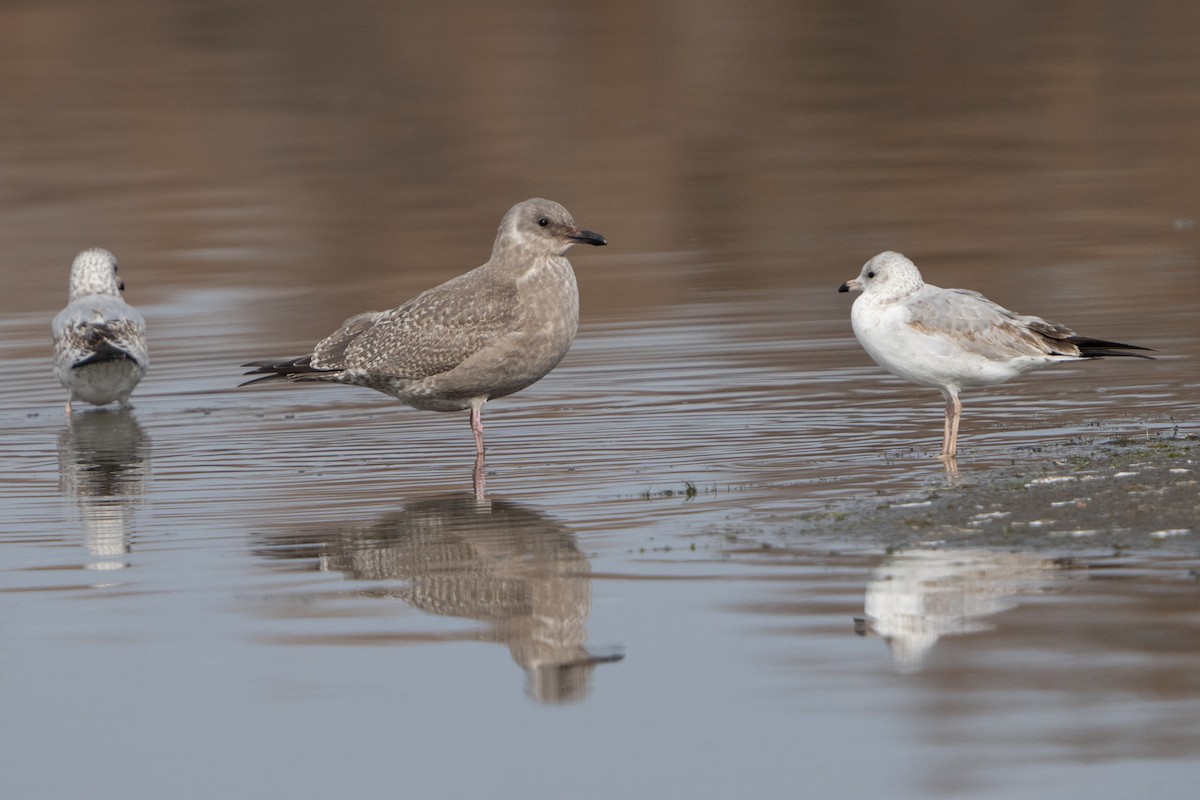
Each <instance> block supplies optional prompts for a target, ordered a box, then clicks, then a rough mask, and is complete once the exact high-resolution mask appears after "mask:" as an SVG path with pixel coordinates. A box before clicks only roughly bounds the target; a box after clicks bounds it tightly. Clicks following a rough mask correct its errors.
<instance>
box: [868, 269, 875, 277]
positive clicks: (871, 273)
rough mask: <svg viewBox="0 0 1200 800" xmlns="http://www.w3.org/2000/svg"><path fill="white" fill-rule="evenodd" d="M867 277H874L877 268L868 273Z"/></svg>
mask: <svg viewBox="0 0 1200 800" xmlns="http://www.w3.org/2000/svg"><path fill="white" fill-rule="evenodd" d="M867 277H868V278H874V277H875V270H871V271H870V272H868V273H867Z"/></svg>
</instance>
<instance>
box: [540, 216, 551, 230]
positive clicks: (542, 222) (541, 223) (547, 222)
mask: <svg viewBox="0 0 1200 800" xmlns="http://www.w3.org/2000/svg"><path fill="white" fill-rule="evenodd" d="M549 224H550V220H548V219H546V218H545V217H542V218H541V219H539V220H538V225H540V226H541V227H543V228H544V227H546V226H547V225H549Z"/></svg>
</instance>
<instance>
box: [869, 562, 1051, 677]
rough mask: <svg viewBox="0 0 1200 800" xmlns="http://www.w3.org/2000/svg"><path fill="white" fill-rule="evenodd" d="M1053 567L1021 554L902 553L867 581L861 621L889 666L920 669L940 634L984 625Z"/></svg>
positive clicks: (912, 669)
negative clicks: (882, 645) (882, 646)
mask: <svg viewBox="0 0 1200 800" xmlns="http://www.w3.org/2000/svg"><path fill="white" fill-rule="evenodd" d="M1051 569H1054V563H1053V562H1052V561H1047V560H1045V559H1039V558H1035V557H1033V556H1030V555H1025V554H1022V553H998V552H990V551H987V550H957V551H956V550H908V551H905V552H901V553H897V554H895V555H892V556H889V557H888V558H887V560H885V561H884V563H883V564H881V565H880V566H878V567H876V568H875V569H873V570H872V571H871V577H870V579H869V580H868V581H867V595H866V608H865V611H866V621H867V624H868V625H870V627H871V629H872V630H874V631H875V632H876V633H877V634H879V636H880V637H882V638H883V640H884V641H885V642H887V645H888V648H889V649H890V650H891V653H892V659H893V661H894V662H895V664H896V667H897V668H899V669H900V670H902V671H905V672H912V671H915V670H917V669H920V667H921V665H922V663H923V662H924V661H925V658H926V657H927V656H928V655H929V652H930V651H931V650H932V649H933V646H934V645H935V644H937V641H938V639H940V638H942V637H943V636H954V635H958V634H964V633H975V632H979V631H985V630H988V629H989V628H990V627H991V626H990V625H989V624H988V623H987V622H985V621H984V620H983V619H982V618H983V617H986V616H988V615H989V614H996V613H999V612H1001V611H1004V610H1006V609H1009V608H1012V607H1013V606H1015V605H1016V601H1015V599H1014V598H1015V596H1016V595H1018V594H1021V593H1022V592H1028V591H1030V590H1031V589H1032V588H1035V587H1036V586H1037V580H1038V579H1039V578H1040V577H1042V576H1044V575H1045V573H1046V572H1047V571H1048V570H1051Z"/></svg>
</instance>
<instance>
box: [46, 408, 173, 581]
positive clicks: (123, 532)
mask: <svg viewBox="0 0 1200 800" xmlns="http://www.w3.org/2000/svg"><path fill="white" fill-rule="evenodd" d="M149 478H150V437H149V436H147V435H146V434H145V432H144V431H142V428H141V426H140V425H138V423H137V420H136V419H134V417H133V414H132V412H130V411H127V410H124V409H122V410H120V411H91V412H85V413H83V414H75V415H73V416H71V417H70V418H68V420H67V425H66V427H64V428H63V429H62V431H60V432H59V435H58V486H59V490H60V491H61V492H62V493H63V495H64V496H66V497H71V498H73V499H74V501H75V505H76V506H77V507H78V509H79V512H80V516H81V517H82V519H83V529H84V543H85V545H86V546H87V549H88V552H89V553H90V554H91V555H92V556H93V558H94V559H95V560H94V561H92V562H91V563H89V564H88V565H87V566H88V569H97V570H114V569H122V568H123V567H125V566H127V564H126V563H125V561H124V558H123V556H124V555H125V554H126V553H128V552H129V546H130V539H131V536H132V531H133V517H134V513H135V512H136V510H137V508H138V506H140V505H141V502H142V497H143V496H144V495H145V493H146V488H147V483H148V482H149Z"/></svg>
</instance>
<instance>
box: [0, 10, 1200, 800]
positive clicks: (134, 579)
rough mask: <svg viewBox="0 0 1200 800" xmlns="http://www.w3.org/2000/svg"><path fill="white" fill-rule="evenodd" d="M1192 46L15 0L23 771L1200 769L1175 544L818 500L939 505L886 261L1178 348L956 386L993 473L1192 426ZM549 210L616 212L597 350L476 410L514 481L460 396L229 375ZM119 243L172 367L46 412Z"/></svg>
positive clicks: (513, 789) (725, 23) (1114, 39)
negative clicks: (872, 304)
mask: <svg viewBox="0 0 1200 800" xmlns="http://www.w3.org/2000/svg"><path fill="white" fill-rule="evenodd" d="M1038 15H1041V16H1038ZM1035 17H1037V18H1035ZM1198 35H1200V11H1196V10H1193V9H1191V8H1190V7H1187V6H1183V5H1177V4H1169V3H1137V4H1135V3H1110V4H1104V5H1103V6H1102V7H1101V6H1094V5H1089V4H1060V5H1056V6H1055V8H1053V9H1051V10H1046V9H1040V8H1037V9H1034V8H1031V7H1027V6H1021V5H1017V4H1000V5H989V6H987V7H986V8H985V7H982V6H974V5H967V6H960V5H959V4H950V3H947V4H933V5H927V6H922V7H921V8H913V7H910V6H907V5H905V6H899V5H896V6H894V7H893V6H891V5H889V4H883V5H881V6H876V5H871V4H866V5H864V4H840V3H816V2H805V3H796V4H791V5H788V6H783V5H779V4H772V3H765V2H761V3H760V2H753V3H749V4H741V5H739V6H737V7H736V8H735V7H734V6H728V7H727V6H725V5H722V4H715V3H708V4H705V3H702V4H700V5H695V4H687V5H686V6H685V5H679V4H675V5H673V4H665V5H660V6H657V7H654V8H648V9H646V8H637V9H635V8H634V7H633V6H628V5H626V4H621V3H611V2H593V3H589V4H587V5H586V6H583V5H580V6H575V5H570V4H568V5H566V6H555V5H552V4H542V3H535V2H526V3H499V4H490V5H487V6H478V5H476V4H465V3H464V4H459V3H453V2H452V3H449V4H440V5H438V6H437V7H436V8H433V7H430V8H423V9H415V8H414V9H406V10H389V9H385V8H383V7H377V6H374V5H371V4H357V3H351V4H340V5H337V6H336V7H335V6H333V5H330V6H328V7H326V6H323V5H321V4H304V5H302V6H300V7H296V8H285V7H283V6H277V5H275V4H267V3H246V4H234V3H174V4H153V3H142V2H134V1H133V0H119V1H118V2H112V3H107V4H85V3H74V2H62V3H54V4H17V5H15V6H12V7H11V8H6V9H4V10H0V128H2V129H3V130H4V135H3V140H2V141H0V178H2V180H0V219H2V220H3V224H0V244H2V249H0V252H2V253H3V258H0V275H2V276H3V278H4V279H5V285H6V286H7V287H8V291H6V292H4V293H0V311H2V312H3V317H2V319H0V356H2V357H3V363H4V365H5V375H6V377H5V380H4V382H3V384H0V428H2V429H3V432H2V433H0V440H2V442H3V458H2V460H0V478H2V481H0V631H3V636H2V637H0V719H2V720H3V722H2V723H0V775H2V776H3V777H0V786H3V787H4V794H5V796H13V797H18V796H21V797H33V796H46V797H50V796H63V797H67V796H83V795H90V796H95V797H122V798H151V797H163V796H171V797H214V796H221V797H277V796H278V797H329V796H344V795H351V796H385V795H394V794H404V795H410V794H411V795H416V796H420V795H424V796H432V797H466V796H490V797H612V796H614V795H623V796H631V797H649V796H654V797H665V798H696V797H713V798H717V797H729V796H733V795H741V796H747V797H794V796H798V795H805V796H813V797H865V796H878V795H881V794H884V793H886V794H888V795H890V796H897V797H914V798H916V797H931V796H945V797H958V796H969V797H1030V798H1034V797H1046V796H1054V797H1065V798H1072V797H1079V798H1083V797H1096V796H1109V795H1112V794H1114V793H1115V794H1120V795H1122V796H1126V795H1133V794H1135V793H1136V794H1138V795H1145V796H1155V797H1191V796H1192V793H1193V792H1194V787H1195V785H1196V779H1197V778H1198V777H1200V770H1198V768H1197V766H1196V765H1197V764H1198V763H1200V761H1198V760H1197V759H1198V757H1200V722H1198V721H1200V700H1198V699H1197V698H1198V697H1200V685H1198V683H1197V678H1196V676H1197V675H1200V616H1198V614H1197V610H1198V609H1200V582H1198V581H1197V571H1198V570H1200V554H1198V553H1197V548H1196V545H1195V538H1196V536H1197V535H1200V531H1198V530H1196V529H1184V530H1179V531H1173V532H1169V535H1168V533H1164V534H1163V537H1162V539H1161V541H1162V546H1161V547H1160V548H1158V549H1154V550H1149V551H1146V552H1141V551H1128V550H1121V549H1118V550H1116V551H1114V550H1113V549H1112V548H1111V547H1108V546H1107V541H1108V540H1107V539H1104V540H1103V542H1104V543H1102V544H1101V543H1098V544H1097V546H1096V547H1095V548H1094V549H1092V550H1087V549H1082V548H1080V547H1078V546H1074V547H1072V548H1071V550H1070V552H1069V553H1067V552H1065V551H1062V550H1061V547H1062V544H1061V543H1062V541H1063V539H1062V538H1055V537H1050V536H1048V537H1047V541H1046V545H1045V546H1044V547H1036V548H1033V549H1028V548H1026V547H1024V545H1022V547H1021V548H1014V547H996V546H992V547H986V546H983V547H979V548H972V549H969V550H962V549H950V550H944V549H938V548H937V547H936V542H931V543H930V546H929V547H928V548H926V547H922V548H916V549H913V550H906V551H902V552H890V551H888V550H887V549H886V548H885V547H884V546H883V545H882V544H881V542H882V541H884V538H883V536H882V534H884V533H886V532H884V531H880V534H881V537H880V538H879V539H878V540H876V539H873V538H871V537H865V538H864V537H863V536H862V535H860V534H856V535H854V536H850V535H839V534H838V532H837V527H836V525H828V524H826V525H823V526H822V527H821V529H820V533H817V532H815V530H813V529H811V528H809V527H806V525H805V520H806V519H809V518H812V517H814V516H819V517H820V518H822V519H823V520H825V521H826V522H828V521H829V520H834V522H836V519H837V515H839V514H842V513H845V512H846V511H847V510H848V509H852V508H853V507H855V504H859V503H862V502H863V501H875V500H879V501H885V502H886V501H890V500H892V499H895V498H897V497H903V495H904V493H906V492H909V491H911V490H914V489H917V488H921V487H928V486H935V487H943V488H944V491H948V492H952V491H954V485H953V484H947V479H946V477H945V474H944V471H943V469H942V467H941V466H940V465H939V464H938V462H936V461H935V460H934V459H933V458H932V456H933V455H934V454H935V452H936V449H937V447H938V445H939V437H940V433H941V401H940V398H939V397H938V395H937V393H936V392H933V391H930V390H925V389H920V388H917V387H913V386H910V385H907V384H904V383H903V382H901V381H899V380H897V379H894V378H892V377H890V376H888V375H886V374H885V373H884V372H883V371H882V370H881V369H879V368H878V367H876V366H875V365H873V364H872V363H871V362H870V360H869V359H868V357H867V356H866V355H865V354H864V353H863V352H862V351H861V349H860V348H859V347H858V345H857V343H856V342H855V340H854V338H853V335H852V333H851V331H850V325H849V307H850V303H851V298H849V297H848V296H846V295H839V294H837V292H836V288H837V286H838V285H839V284H840V283H841V282H842V281H844V280H846V279H848V278H850V277H853V276H855V275H856V274H857V273H858V270H859V268H860V266H861V264H862V263H863V261H865V260H866V259H867V258H869V257H870V256H872V255H874V254H875V253H876V252H878V251H880V250H883V249H897V250H901V251H903V252H905V253H906V254H908V255H910V256H912V257H913V258H914V259H915V260H916V261H917V263H918V264H919V265H921V266H922V268H923V270H924V272H925V276H926V278H927V279H928V280H929V281H930V282H933V283H938V284H942V285H950V286H964V287H969V288H973V289H977V290H980V291H983V292H984V293H985V294H987V295H988V296H990V297H992V298H993V299H995V300H997V301H998V302H1001V303H1003V304H1005V305H1008V306H1011V307H1014V308H1016V309H1018V310H1021V311H1024V312H1028V313H1036V314H1042V315H1045V316H1047V317H1050V318H1052V319H1057V320H1061V321H1063V322H1065V323H1067V324H1069V325H1071V326H1073V327H1075V328H1076V329H1078V330H1080V331H1081V332H1083V333H1086V334H1089V335H1096V336H1101V337H1105V338H1112V339H1116V340H1119V341H1128V342H1133V343H1138V344H1142V345H1145V346H1148V347H1152V348H1154V349H1155V350H1156V351H1157V352H1156V356H1157V358H1156V360H1154V361H1147V362H1142V361H1134V360H1133V359H1129V360H1109V361H1105V362H1096V363H1086V364H1081V365H1072V366H1070V367H1061V368H1058V369H1056V370H1047V371H1044V372H1042V373H1038V374H1034V375H1030V376H1027V377H1026V378H1025V379H1023V380H1021V381H1018V382H1014V383H1013V384H1009V385H1005V386H1002V387H997V388H995V389H992V390H990V391H977V392H968V393H966V394H965V395H964V406H965V411H964V420H963V428H962V433H961V439H960V458H959V467H960V469H961V470H962V472H963V473H965V474H966V475H968V476H980V475H984V474H986V471H987V470H989V469H991V468H993V467H998V466H1010V465H1014V464H1015V465H1017V466H1018V467H1020V466H1022V465H1028V466H1029V467H1030V468H1033V467H1034V466H1036V465H1042V464H1044V463H1045V461H1046V460H1047V459H1048V458H1054V457H1058V456H1059V455H1061V454H1064V453H1066V454H1077V453H1086V452H1087V450H1088V449H1089V448H1090V447H1092V446H1094V444H1095V443H1096V442H1099V441H1104V440H1105V439H1109V438H1113V437H1116V436H1121V437H1131V438H1135V439H1136V438H1139V437H1166V436H1171V435H1176V434H1178V433H1180V432H1183V433H1189V432H1196V431H1197V429H1198V428H1200V425H1198V423H1197V419H1198V414H1197V409H1198V403H1197V397H1198V396H1200V391H1198V390H1200V361H1198V359H1197V356H1200V328H1198V327H1197V325H1196V321H1195V309H1196V308H1197V304H1198V303H1200V277H1198V276H1200V269H1198V266H1200V263H1198V262H1200V240H1198V238H1197V237H1198V235H1200V234H1198V233H1197V231H1196V230H1195V228H1194V225H1193V222H1192V220H1193V219H1195V218H1197V216H1198V215H1200V207H1198V206H1197V194H1196V190H1195V187H1196V186H1197V184H1198V179H1200V155H1198V154H1197V151H1196V150H1195V147H1194V142H1195V134H1196V131H1197V130H1198V129H1200V128H1198V126H1200V56H1198V55H1197V53H1196V51H1195V47H1194V43H1195V41H1196V37H1197V36H1198ZM533 195H544V196H547V197H551V198H553V199H556V200H559V201H561V202H562V203H564V204H565V205H566V206H567V207H568V208H570V209H571V211H572V212H573V213H574V215H575V217H576V219H577V220H578V221H579V223H580V224H581V225H583V226H585V227H588V228H591V229H594V230H597V231H600V232H602V233H603V234H604V235H605V236H606V237H607V238H608V239H609V241H610V245H609V246H608V247H606V248H602V249H592V248H588V249H587V250H586V252H583V251H581V250H580V249H579V248H576V249H575V250H573V251H572V252H571V259H572V263H573V264H574V266H575V270H576V273H577V275H578V280H579V285H580V291H581V297H582V321H581V326H580V332H579V337H578V339H577V341H576V344H575V346H574V348H573V349H572V350H571V352H570V354H569V355H568V357H567V358H566V360H564V361H563V362H562V364H561V365H560V366H559V367H558V368H557V369H556V370H555V371H554V372H553V373H552V374H551V375H550V376H548V377H547V378H546V379H544V380H543V381H542V382H540V383H538V384H536V385H535V386H533V387H531V388H529V389H527V390H525V391H523V392H521V393H519V394H517V395H514V396H512V397H509V398H505V399H502V400H499V401H496V402H495V403H492V404H489V406H488V408H487V410H486V411H485V415H484V418H485V423H486V424H487V427H488V445H489V452H488V463H487V470H488V472H487V488H488V493H487V496H486V498H483V499H480V498H477V497H476V496H475V495H474V494H473V493H472V486H471V468H472V463H471V462H472V457H473V443H472V439H471V435H470V431H469V429H468V424H467V419H466V416H465V414H464V415H459V414H453V415H450V414H431V413H424V412H416V411H413V410H411V409H407V408H404V407H401V406H400V405H399V404H397V403H395V402H394V401H392V400H390V399H389V398H387V397H384V396H383V395H379V394H375V393H372V392H370V391H368V390H365V389H354V388H346V387H339V386H333V387H324V386H276V387H256V388H251V389H235V388H234V387H235V386H236V385H237V383H238V382H239V379H240V369H239V367H238V365H239V364H241V363H243V362H245V361H247V360H251V359H255V358H264V357H273V356H279V357H285V356H292V355H299V354H300V353H302V352H304V351H305V349H306V348H308V347H310V346H311V345H312V344H313V343H314V342H315V341H316V340H318V339H319V338H320V337H322V336H323V335H325V334H326V333H328V332H330V331H331V330H333V329H334V328H335V327H336V326H337V325H338V324H339V323H340V322H341V321H342V320H343V319H344V318H346V317H348V316H350V315H352V314H354V313H357V312H359V311H362V310H365V309H367V308H382V307H387V306H391V305H395V304H398V303H399V302H401V301H402V300H404V299H406V298H408V297H410V296H411V295H413V294H415V293H416V292H418V291H420V290H422V289H424V288H427V287H429V286H431V285H434V284H436V283H438V282H439V281H441V280H444V279H446V278H449V277H452V276H453V275H455V274H458V273H459V272H462V271H465V270H466V269H469V268H470V267H473V266H475V265H476V264H478V263H481V262H482V261H483V260H484V259H486V257H487V253H488V248H489V246H490V244H491V241H492V237H493V235H494V231H495V226H496V224H497V223H498V221H499V219H500V216H501V215H502V214H503V212H504V211H505V210H506V209H507V208H508V207H509V206H510V205H511V204H512V203H514V202H516V201H518V200H521V199H523V198H525V197H528V196H533ZM93 245H101V246H105V247H108V248H110V249H112V250H113V251H114V252H115V253H116V254H117V255H118V257H119V258H120V260H121V274H122V276H123V277H124V279H125V282H126V285H127V291H126V297H127V299H128V300H129V301H130V302H132V303H134V304H135V305H136V306H138V307H139V308H140V309H141V310H142V311H143V313H144V315H145V317H146V319H147V323H148V326H149V330H150V341H151V350H152V366H151V370H150V372H149V374H148V375H147V377H146V379H145V380H144V381H143V383H142V385H141V386H140V387H139V389H138V390H137V392H136V393H135V396H134V399H135V408H133V409H132V410H128V411H90V410H89V411H86V412H84V413H77V414H76V415H75V416H74V417H73V418H72V419H71V420H69V421H68V420H67V419H66V418H65V417H64V415H63V410H62V402H63V400H64V399H65V397H64V393H63V391H62V390H61V389H60V387H58V386H57V385H56V384H55V382H54V379H53V376H52V375H51V371H50V361H49V320H50V318H51V317H52V316H53V314H54V313H55V312H56V311H57V310H58V309H59V308H60V307H61V306H62V305H63V303H64V302H65V295H66V275H67V270H68V267H69V264H70V261H71V258H72V257H73V255H74V254H75V252H77V251H78V250H80V249H82V248H84V247H87V246H93ZM1181 469H1191V470H1194V471H1200V467H1197V466H1195V465H1191V466H1190V467H1189V466H1183V467H1181ZM1180 474H1181V478H1180V480H1187V479H1191V475H1190V474H1185V473H1180ZM831 531H832V533H831ZM1024 541H1026V540H1023V542H1024ZM1097 541H1098V542H1100V541H1101V540H1100V539H1097ZM992 544H994V542H993V543H992Z"/></svg>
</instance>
